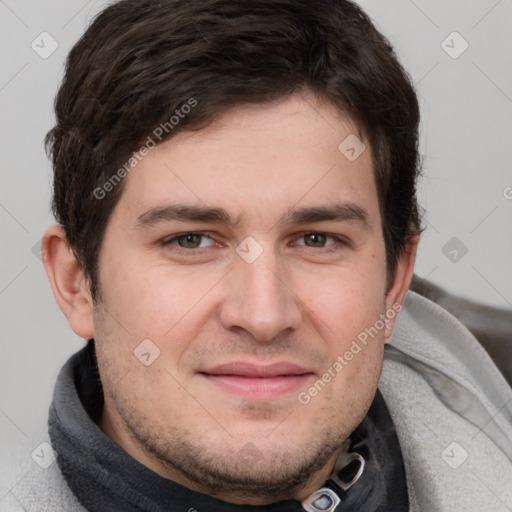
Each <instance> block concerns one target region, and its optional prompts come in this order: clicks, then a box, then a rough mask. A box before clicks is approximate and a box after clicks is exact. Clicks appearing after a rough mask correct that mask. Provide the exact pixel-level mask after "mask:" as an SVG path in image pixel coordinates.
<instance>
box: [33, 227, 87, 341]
mask: <svg viewBox="0 0 512 512" xmlns="http://www.w3.org/2000/svg"><path fill="white" fill-rule="evenodd" d="M42 256H43V263H44V268H45V270H46V275H47V276H48V280H49V281H50V284H51V287H52V290H53V295H54V297H55V300H56V301H57V304H58V305H59V308H60V309H61V311H62V312H63V313H64V316H65V317H66V318H67V319H68V322H69V325H70V327H71V329H72V330H73V332H75V333H76V334H78V336H81V337H82V338H86V339H89V338H94V323H93V301H92V297H91V293H90V291H89V281H88V280H87V279H86V278H85V277H84V273H83V271H82V270H81V269H80V265H79V264H78V261H77V259H76V258H75V255H74V253H73V251H72V250H71V248H70V246H69V243H68V241H67V238H66V235H65V233H64V230H63V229H62V227H61V226H57V225H53V226H50V227H49V228H48V229H47V230H46V232H45V234H44V237H43V242H42Z"/></svg>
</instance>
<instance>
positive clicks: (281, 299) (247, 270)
mask: <svg viewBox="0 0 512 512" xmlns="http://www.w3.org/2000/svg"><path fill="white" fill-rule="evenodd" d="M227 277H228V279H227V280H226V282H225V283H224V284H225V290H226V293H225V295H224V300H223V302H222V305H221V308H220V320H221V323H222V325H223V327H224V328H225V329H228V330H238V331H239V330H244V331H246V332H247V333H249V334H250V335H251V337H252V338H253V339H254V340H255V341H257V342H258V343H260V344H269V343H271V342H272V341H273V340H275V339H276V338H278V337H279V336H283V335H285V334H286V333H288V334H289V333H290V332H292V331H293V330H295V329H297V328H298V326H299V325H300V322H301V320H302V307H301V305H300V300H299V297H298V295H297V294H296V291H295V290H293V288H292V286H293V285H292V284H291V282H290V279H287V277H288V276H287V274H286V272H285V270H284V265H283V264H282V263H280V262H279V259H278V257H277V256H276V255H275V254H274V251H271V250H270V249H269V250H264V251H263V253H262V254H261V255H260V256H259V257H258V258H257V260H256V261H254V262H252V263H247V262H246V261H244V260H243V259H242V258H240V257H238V256H236V260H235V263H234V267H233V270H232V271H231V272H230V273H229V274H228V276H227Z"/></svg>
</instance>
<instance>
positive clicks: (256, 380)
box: [199, 361, 314, 400]
mask: <svg viewBox="0 0 512 512" xmlns="http://www.w3.org/2000/svg"><path fill="white" fill-rule="evenodd" d="M199 375H201V376H202V377H203V378H205V379H207V380H208V381H209V382H210V383H211V384H214V385H215V386H218V387H219V388H221V389H222V390H223V391H227V392H229V393H233V394H237V395H239V396H240V395H241V396H243V397H246V398H251V399H256V400H258V399H259V400H269V399H272V398H277V397H279V396H282V395H285V394H287V393H291V392H292V391H294V390H296V389H298V388H300V387H302V386H305V385H306V383H307V382H308V381H309V380H310V379H311V378H312V377H313V376H314V373H313V372H312V371H311V370H309V369H307V368H304V367H301V366H298V365H295V364H293V363H288V362H277V363H274V364H270V365H255V364H252V363H247V362H238V361H237V362H233V363H228V364H222V365H220V366H216V367H214V368H209V369H207V370H204V371H200V372H199Z"/></svg>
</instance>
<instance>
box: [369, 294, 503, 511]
mask: <svg viewBox="0 0 512 512" xmlns="http://www.w3.org/2000/svg"><path fill="white" fill-rule="evenodd" d="M379 389H380V390H381V392H382V394H383V396H384V398H385V400H386V403H387V404H388V407H389V409H390V412H391V415H392V417H393V421H394V423H395V426H396V430H397V434H398V437H399V440H400V445H401V448H402V451H403V455H404V463H405V465H406V471H407V476H408V480H409V486H410V491H411V494H412V495H413V501H415V500H416V501H417V502H418V504H419V506H420V509H421V510H452V511H455V512H456V511H459V510H460V511H462V510H501V509H503V510H507V507H512V488H511V486H510V482H511V481H512V442H511V441H510V440H511V439H512V389H511V388H510V386H509V385H508V383H507V382H506V380H505V379H504V377H503V375H502V374H501V373H500V371H499V370H498V369H497V367H496V366H495V364H494V363H493V361H492V360H491V358H490V357H489V355H488V354H487V352H486V351H485V350H484V349H483V347H482V346H481V345H480V343H479V342H478V341H477V340H476V339H475V338H474V336H473V335H472V334H471V333H470V332H469V331H468V330H467V329H466V328H465V327H464V325H462V324H461V323H460V322H459V321H458V320H457V319H456V318H455V317H453V316H452V315H451V314H450V313H448V312H447V311H446V310H444V309H443V308H441V307H440V306H438V305H436V304H434V303H433V302H431V301H430V300H428V299H426V298H425V297H422V296H420V295H418V294H416V293H414V292H409V294H408V296H407V299H406V301H405V303H404V308H403V309H402V311H401V312H400V316H399V318H398V321H397V325H396V327H395V331H394V333H393V336H392V337H391V339H390V343H389V347H388V348H387V349H386V356H385V361H384V367H383V372H382V376H381V381H380V385H379ZM504 504H506V505H504ZM500 507H501V508H500Z"/></svg>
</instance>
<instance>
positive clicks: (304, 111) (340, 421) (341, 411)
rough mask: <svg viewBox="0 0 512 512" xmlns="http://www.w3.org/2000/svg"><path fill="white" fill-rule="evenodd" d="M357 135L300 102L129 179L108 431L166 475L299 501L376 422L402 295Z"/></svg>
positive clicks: (249, 112) (110, 309)
mask: <svg viewBox="0 0 512 512" xmlns="http://www.w3.org/2000/svg"><path fill="white" fill-rule="evenodd" d="M351 134H353V135H356V136H358V138H359V139H361V138H362V137H361V135H360V134H359V132H358V130H357V128H356V127H355V126H354V125H353V124H352V123H351V122H350V120H349V119H347V118H343V117H340V115H339V114H338V113H337V112H336V111H335V109H334V108H333V107H332V106H331V105H329V104H325V103H319V102H318V101H316V100H315V99H314V98H312V97H307V96H305V95H295V96H290V97H288V98H286V99H284V100H281V101H279V102H275V103H272V104H268V105H267V104H266V105H262V104H258V105H249V106H243V107H236V108H234V109H232V110H230V111H228V112H226V113H225V114H224V115H223V116H222V117H219V118H218V119H217V120H216V121H215V122H214V123H213V124H212V125H210V126H209V127H208V128H206V129H203V130H200V131H197V132H183V133H180V134H178V135H176V136H175V137H173V138H172V139H170V140H169V141H167V142H165V143H162V144H161V145H159V146H158V147H157V148H154V149H152V150H151V151H149V153H148V155H147V156H146V157H145V158H144V159H143V160H142V161H141V162H140V163H139V164H138V165H137V166H136V167H135V169H134V170H133V171H131V173H130V175H129V176H128V177H127V178H125V179H126V183H125V189H124V190H123V193H122V196H121V199H120V201H119V203H118V204H117V206H116V207H115V209H114V211H113V212H112V214H111V218H110V220H109V224H108V227H107V230H106V233H105V237H104V241H103V244H102V248H101V253H100V258H99V269H100V270H99V287H100V297H99V303H98V304H97V305H96V307H95V308H94V313H93V315H94V316H93V321H94V338H95V341H96V347H97V358H98V365H99V370H100V375H101V379H102V382H103V386H104V391H105V408H104V412H103V417H102V421H101V426H102V428H103V429H104V430H105V432H106V433H107V434H108V435H109V436H111V437H112V438H113V439H114V440H115V441H116V442H118V444H120V445H121V446H122V447H123V448H124V449H125V450H126V451H128V452H129V453H130V454H131V455H133V456H134V457H135V458H137V459H138V460H139V461H141V462H142V463H144V464H145V465H147V466H148V467H150V468H151V469H153V470H154V471H156V472H158V473H160V474H161V475H163V476H165V477H168V478H171V479H173V480H175V481H178V482H180V483H183V484H185V485H187V486H189V487H191V488H193V489H196V490H199V491H202V492H206V493H208V494H211V495H214V496H216V497H219V498H221V499H225V500H226V501H233V502H238V503H253V504H257V503H268V502H270V501H274V500H276V499H285V498H290V497H296V498H299V499H300V498H301V497H302V495H301V493H304V492H305V490H306V489H307V490H308V492H312V491H314V490H316V488H318V487H319V486H321V484H322V483H323V481H325V479H326V478H327V477H328V475H329V473H330V470H331V468H332V465H333V464H334V461H335V458H336V455H337V453H338V450H339V448H340V446H341V444H342V443H343V441H344V440H345V439H346V438H347V436H349V434H350V433H351V431H352V430H353V429H354V428H355V427H356V426H357V425H358V424H359V423H360V421H361V420H362V418H363V417H364V416H365V414H366V412H367V409H368V408H369V406H370V404H371V401H372V399H373V396H374V394H375V391H376V387H377V382H378V379H379V375H380V371H381V365H382V360H383V347H384V343H385V339H386V335H389V327H390V325H391V324H392V321H391V322H388V321H387V320H388V317H390V318H392V317H393V316H394V314H393V315H392V316H390V315H389V310H390V309H393V304H394V299H395V296H394V295H393V294H392V293H387V291H388V290H387V288H386V265H385V247H384V241H383V236H382V228H381V218H380V213H379V203H378V198H377V190H376V186H375V182H374V178H373V171H372V164H371V155H370V150H369V147H366V149H365V150H364V151H363V152H362V154H361V155H360V156H359V157H358V158H357V159H355V160H353V158H352V159H349V158H347V157H346V156H345V155H346V154H348V155H350V156H352V155H351V153H350V151H349V152H348V153H345V154H344V153H342V152H340V150H339V149H338V146H339V145H340V143H342V141H344V139H346V137H348V136H349V135H351ZM349 140H350V139H349ZM395 313H396V311H395ZM386 315H387V316H386ZM384 317H385V318H386V322H384V323H385V324H386V325H387V328H388V329H387V330H386V328H384V327H383V318H384ZM372 327H373V330H372V331H371V332H372V334H373V335H372V336H368V335H367V336H366V341H365V343H363V342H362V341H361V339H363V338H364V335H362V333H364V332H365V329H367V330H368V329H370V328H372ZM366 332H367V333H368V331H366ZM358 336H359V338H358ZM144 340H146V341H144ZM354 343H355V344H354ZM356 347H359V350H357V348H356ZM329 376H330V378H329ZM299 489H300V490H299ZM306 494H307V493H306Z"/></svg>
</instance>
